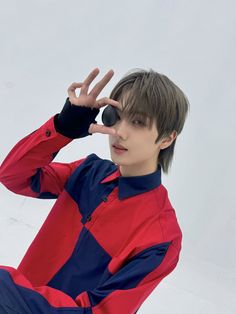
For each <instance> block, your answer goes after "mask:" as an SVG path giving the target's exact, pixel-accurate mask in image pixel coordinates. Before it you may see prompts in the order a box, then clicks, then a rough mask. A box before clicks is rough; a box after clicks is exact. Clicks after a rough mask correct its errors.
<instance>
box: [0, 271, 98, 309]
mask: <svg viewBox="0 0 236 314" xmlns="http://www.w3.org/2000/svg"><path fill="white" fill-rule="evenodd" d="M0 309H1V312H0V313H1V314H16V313H17V314H32V313H47V314H68V313H71V314H73V313H75V314H92V310H91V307H83V308H81V307H78V308H74V307H60V308H56V307H53V306H51V305H50V304H49V303H48V301H47V300H46V299H45V298H44V297H43V296H42V295H40V294H39V293H37V292H36V291H33V290H31V289H27V288H24V287H22V286H19V285H16V284H15V283H14V282H13V280H12V278H11V276H10V274H9V273H8V272H7V271H6V270H3V269H0Z"/></svg>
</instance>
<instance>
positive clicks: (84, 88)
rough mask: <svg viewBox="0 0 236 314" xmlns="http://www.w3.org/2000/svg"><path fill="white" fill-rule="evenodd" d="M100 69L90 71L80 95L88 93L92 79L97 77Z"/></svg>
mask: <svg viewBox="0 0 236 314" xmlns="http://www.w3.org/2000/svg"><path fill="white" fill-rule="evenodd" d="M98 73H99V69H98V68H95V69H94V70H93V71H92V72H90V73H89V75H88V76H87V77H86V79H85V80H84V82H83V86H82V88H81V91H80V95H82V94H86V95H87V93H88V89H89V85H90V84H91V83H92V81H93V80H94V79H95V77H96V76H97V75H98Z"/></svg>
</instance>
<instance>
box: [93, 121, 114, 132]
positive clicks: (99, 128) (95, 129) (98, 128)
mask: <svg viewBox="0 0 236 314" xmlns="http://www.w3.org/2000/svg"><path fill="white" fill-rule="evenodd" d="M88 132H89V133H90V134H93V133H103V134H110V135H115V134H116V130H115V129H113V128H111V127H107V126H105V125H101V124H97V123H96V124H95V123H91V124H90V126H89V129H88Z"/></svg>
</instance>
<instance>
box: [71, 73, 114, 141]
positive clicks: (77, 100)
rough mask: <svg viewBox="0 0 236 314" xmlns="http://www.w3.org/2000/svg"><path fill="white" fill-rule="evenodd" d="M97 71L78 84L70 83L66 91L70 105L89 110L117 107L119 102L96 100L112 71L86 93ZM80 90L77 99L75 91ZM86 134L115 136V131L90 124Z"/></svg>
mask: <svg viewBox="0 0 236 314" xmlns="http://www.w3.org/2000/svg"><path fill="white" fill-rule="evenodd" d="M98 73H99V69H98V68H95V69H94V70H93V71H92V72H91V73H90V74H89V75H88V77H87V78H86V79H85V80H84V81H83V82H80V83H72V84H71V85H70V86H69V87H68V89H67V92H68V96H69V100H70V102H71V104H73V105H75V106H81V107H90V108H98V109H99V108H101V107H103V106H107V105H112V106H116V107H119V102H118V101H115V100H113V99H110V98H107V97H104V98H101V99H99V100H97V97H98V95H99V94H100V92H101V91H102V90H103V88H104V87H105V86H106V85H107V83H108V82H109V81H110V80H111V78H112V76H113V75H114V72H113V70H110V71H108V72H107V73H106V74H105V75H104V77H103V78H102V79H101V80H100V81H99V82H98V83H97V84H96V85H95V86H94V87H93V89H92V90H91V91H90V92H89V93H88V89H89V86H90V84H91V83H92V82H93V80H94V79H95V77H96V76H97V75H98ZM77 88H80V94H79V97H77V96H76V93H75V90H76V89H77ZM88 132H89V133H90V134H92V133H103V134H111V135H115V134H116V130H115V129H114V128H111V127H107V126H105V125H99V124H93V123H92V124H90V127H89V130H88Z"/></svg>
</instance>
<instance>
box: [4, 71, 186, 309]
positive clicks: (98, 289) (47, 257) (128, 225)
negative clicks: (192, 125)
mask: <svg viewBox="0 0 236 314" xmlns="http://www.w3.org/2000/svg"><path fill="white" fill-rule="evenodd" d="M98 73H99V70H98V69H97V68H96V69H94V70H93V71H92V72H91V73H90V74H89V76H88V77H87V78H86V79H85V80H84V82H81V83H73V84H72V85H71V86H70V87H69V88H68V95H69V97H68V98H67V100H66V103H65V105H64V107H63V109H62V111H61V113H60V114H56V115H54V116H52V117H51V118H50V119H49V120H48V121H47V122H46V123H45V124H43V125H42V126H41V127H39V128H38V129H36V130H35V131H34V132H32V133H31V134H29V135H27V136H26V137H24V138H23V139H22V140H20V141H19V142H18V143H17V144H16V145H15V146H14V147H13V148H12V150H11V151H10V153H9V154H8V156H7V157H6V158H5V160H4V161H3V163H2V165H1V168H0V181H1V182H2V184H4V185H5V186H6V188H8V189H9V190H11V191H12V192H14V193H17V194H21V195H26V196H29V197H35V198H52V199H53V198H54V199H56V202H55V204H54V206H53V208H52V210H51V211H50V213H49V215H48V217H47V219H46V220H45V222H44V224H43V226H42V227H41V229H40V231H39V232H38V234H37V236H36V237H35V239H34V241H33V242H32V244H31V246H30V247H29V249H28V251H27V252H26V254H25V256H24V258H23V260H22V261H21V263H20V265H19V266H18V268H17V269H14V268H12V267H8V266H1V267H0V309H1V311H0V313H15V312H16V313H53V314H56V313H60V314H65V313H87V314H89V313H93V314H105V313H108V314H118V313H119V314H120V313H122V314H126V313H127V314H131V313H136V312H137V311H138V309H139V307H140V306H141V305H142V303H143V302H144V301H145V299H146V298H147V297H148V296H149V295H150V294H151V292H152V291H153V290H154V289H155V287H156V286H157V285H158V284H159V283H160V281H161V280H162V279H163V278H164V277H165V276H167V275H168V274H169V273H170V272H172V271H173V269H174V268H175V267H176V265H177V263H178V260H179V254H180V251H181V241H182V232H181V229H180V226H179V224H178V221H177V217H176V214H175V210H174V209H173V207H172V205H171V203H170V201H169V198H168V192H167V190H166V188H165V187H164V186H163V185H162V183H161V171H162V170H163V171H164V172H165V173H167V172H168V168H169V166H170V163H171V160H172V157H173V152H174V145H175V141H176V137H177V135H178V134H179V133H180V132H181V130H182V128H183V125H184V121H185V118H186V114H187V112H188V105H189V104H188V100H187V98H186V96H185V95H184V93H183V92H182V91H181V90H180V89H179V88H178V87H177V86H176V85H175V84H174V83H173V82H172V81H171V80H169V79H168V78H167V77H166V76H164V75H162V74H159V73H157V72H154V71H152V70H151V71H143V70H140V71H136V72H131V73H130V74H128V75H126V76H125V77H124V78H123V79H121V80H120V81H119V82H118V84H117V85H116V86H115V88H114V89H113V91H112V93H111V95H110V98H106V97H105V98H102V99H99V100H97V97H98V95H99V94H100V92H101V91H102V89H103V88H104V87H105V86H106V84H107V83H108V82H109V81H110V79H111V78H112V76H113V74H114V73H113V71H112V70H111V71H109V72H108V73H107V74H106V75H105V76H104V77H103V79H102V80H100V81H99V82H98V83H97V84H96V85H95V86H94V87H93V88H92V90H91V91H90V92H89V87H90V85H91V83H92V82H93V80H94V79H95V77H96V76H97V75H98ZM78 88H79V89H80V94H79V96H78V97H77V95H76V93H75V92H76V89H78ZM107 105H110V106H112V108H113V111H115V113H116V120H115V121H113V124H112V125H111V126H107V125H105V124H104V125H98V124H97V122H96V120H95V118H96V116H97V115H98V113H99V111H100V108H101V107H103V106H107ZM106 108H107V107H106ZM106 108H105V110H106ZM105 110H104V112H105ZM104 112H103V113H104ZM104 121H105V119H104ZM96 132H100V133H103V134H108V135H109V145H110V150H111V159H112V161H111V160H106V159H102V158H100V157H98V156H97V155H96V154H94V153H92V154H90V155H88V156H86V157H84V158H82V159H80V160H76V161H73V162H71V163H59V162H52V161H53V159H54V158H55V156H56V155H57V153H58V152H59V151H60V149H62V148H63V147H64V146H66V145H67V144H69V143H70V142H71V141H72V140H73V139H76V138H78V139H79V138H82V137H85V136H88V135H92V134H94V133H96Z"/></svg>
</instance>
